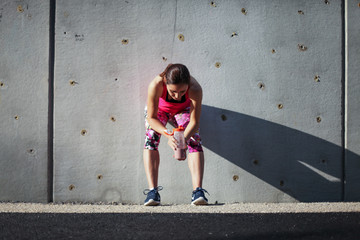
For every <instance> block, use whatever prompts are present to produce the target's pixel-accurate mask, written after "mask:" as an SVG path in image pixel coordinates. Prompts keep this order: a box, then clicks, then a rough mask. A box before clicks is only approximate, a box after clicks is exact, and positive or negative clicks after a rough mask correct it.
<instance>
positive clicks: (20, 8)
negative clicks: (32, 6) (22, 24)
mask: <svg viewBox="0 0 360 240" xmlns="http://www.w3.org/2000/svg"><path fill="white" fill-rule="evenodd" d="M16 10H17V11H18V12H20V13H22V12H24V9H23V7H22V6H21V5H18V6H17V8H16Z"/></svg>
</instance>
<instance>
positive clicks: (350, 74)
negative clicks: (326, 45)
mask: <svg viewBox="0 0 360 240" xmlns="http://www.w3.org/2000/svg"><path fill="white" fill-rule="evenodd" d="M347 4H348V7H347V9H348V12H347V16H346V17H347V38H346V39H347V47H348V48H347V56H346V57H347V64H346V66H347V69H346V74H347V75H346V78H347V79H346V80H347V82H346V104H345V108H346V109H345V112H346V131H345V134H346V152H345V153H346V160H345V200H347V201H359V199H360V191H359V189H360V174H359V169H360V131H359V129H360V121H359V119H360V98H359V92H360V78H359V77H360V69H359V65H360V48H359V47H358V46H356V45H358V43H359V39H360V25H359V18H360V3H359V1H348V3H347Z"/></svg>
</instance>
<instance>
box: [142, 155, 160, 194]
mask: <svg viewBox="0 0 360 240" xmlns="http://www.w3.org/2000/svg"><path fill="white" fill-rule="evenodd" d="M143 159H144V167H145V173H146V178H147V181H148V185H149V189H153V188H155V187H157V186H158V176H159V165H160V156H159V151H157V150H149V149H144V153H143Z"/></svg>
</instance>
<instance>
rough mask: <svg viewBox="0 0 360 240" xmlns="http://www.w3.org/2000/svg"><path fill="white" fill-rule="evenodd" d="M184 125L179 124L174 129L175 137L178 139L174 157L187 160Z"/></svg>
mask: <svg viewBox="0 0 360 240" xmlns="http://www.w3.org/2000/svg"><path fill="white" fill-rule="evenodd" d="M184 131H185V129H184V127H183V126H179V127H178V128H175V129H174V138H175V139H176V141H177V144H178V147H177V148H176V150H175V152H174V158H176V159H177V160H185V159H186V142H185V137H184Z"/></svg>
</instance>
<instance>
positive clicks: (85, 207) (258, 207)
mask: <svg viewBox="0 0 360 240" xmlns="http://www.w3.org/2000/svg"><path fill="white" fill-rule="evenodd" d="M329 212H331V213H333V212H360V202H346V203H345V202H336V203H328V202H325V203H237V204H218V205H208V206H191V205H189V204H188V205H161V206H158V207H145V206H142V205H106V204H103V205H101V204H52V203H50V204H41V203H0V213H210V214H211V213H217V214H219V213H220V214H221V213H329Z"/></svg>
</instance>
